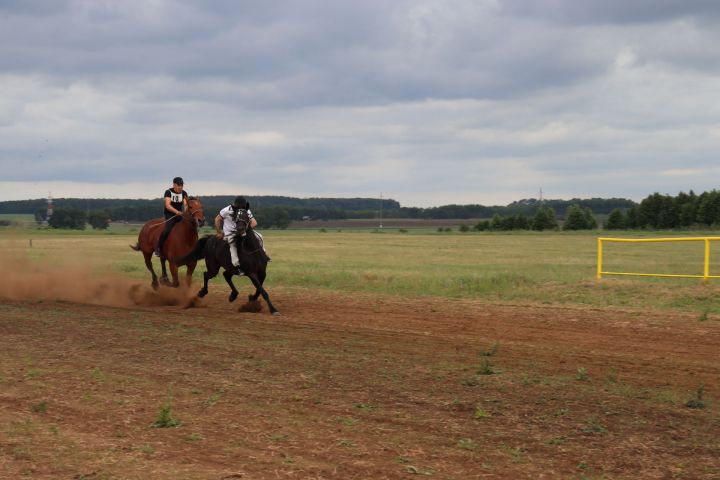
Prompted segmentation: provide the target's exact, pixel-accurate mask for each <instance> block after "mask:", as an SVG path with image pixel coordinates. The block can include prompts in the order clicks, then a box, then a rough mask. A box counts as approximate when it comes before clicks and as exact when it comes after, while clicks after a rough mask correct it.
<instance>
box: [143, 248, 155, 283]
mask: <svg viewBox="0 0 720 480" xmlns="http://www.w3.org/2000/svg"><path fill="white" fill-rule="evenodd" d="M143 257H145V266H146V267H147V269H148V270H150V273H151V274H152V288H153V290H157V289H158V277H157V275H155V269H154V268H153V264H152V252H150V253H145V252H143Z"/></svg>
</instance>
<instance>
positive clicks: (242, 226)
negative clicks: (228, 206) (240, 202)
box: [235, 208, 250, 237]
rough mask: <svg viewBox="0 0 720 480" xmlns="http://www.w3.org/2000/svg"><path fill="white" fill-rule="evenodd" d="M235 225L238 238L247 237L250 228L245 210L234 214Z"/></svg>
mask: <svg viewBox="0 0 720 480" xmlns="http://www.w3.org/2000/svg"><path fill="white" fill-rule="evenodd" d="M235 224H236V232H237V235H238V236H240V237H244V236H245V235H247V231H248V228H249V226H250V215H249V214H248V211H247V210H246V209H244V208H241V209H239V210H237V211H236V212H235Z"/></svg>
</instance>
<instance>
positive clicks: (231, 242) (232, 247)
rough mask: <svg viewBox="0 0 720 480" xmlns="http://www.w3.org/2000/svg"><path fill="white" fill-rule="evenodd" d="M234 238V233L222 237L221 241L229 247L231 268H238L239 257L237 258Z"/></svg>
mask: <svg viewBox="0 0 720 480" xmlns="http://www.w3.org/2000/svg"><path fill="white" fill-rule="evenodd" d="M236 237H237V234H236V233H231V234H229V235H225V236H224V237H223V240H225V241H226V242H227V243H228V246H229V247H230V260H231V261H232V264H233V267H239V266H240V257H239V256H238V244H237V241H236Z"/></svg>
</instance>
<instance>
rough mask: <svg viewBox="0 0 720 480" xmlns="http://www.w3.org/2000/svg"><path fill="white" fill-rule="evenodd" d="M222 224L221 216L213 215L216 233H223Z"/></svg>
mask: <svg viewBox="0 0 720 480" xmlns="http://www.w3.org/2000/svg"><path fill="white" fill-rule="evenodd" d="M222 224H223V218H222V217H221V216H220V215H217V216H216V217H215V232H217V234H218V235H222V234H223V230H222Z"/></svg>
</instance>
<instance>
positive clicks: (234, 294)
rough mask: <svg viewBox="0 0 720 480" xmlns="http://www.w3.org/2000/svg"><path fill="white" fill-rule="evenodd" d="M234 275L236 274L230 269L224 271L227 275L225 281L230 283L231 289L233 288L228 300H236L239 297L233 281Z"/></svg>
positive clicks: (224, 274)
mask: <svg viewBox="0 0 720 480" xmlns="http://www.w3.org/2000/svg"><path fill="white" fill-rule="evenodd" d="M233 275H234V274H233V273H232V272H231V271H229V270H225V271H224V272H223V277H225V281H226V282H227V284H228V285H230V290H232V291H231V292H230V296H229V297H228V302H234V301H235V299H236V298H237V297H238V291H237V288H235V284H233V281H232V277H233Z"/></svg>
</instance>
